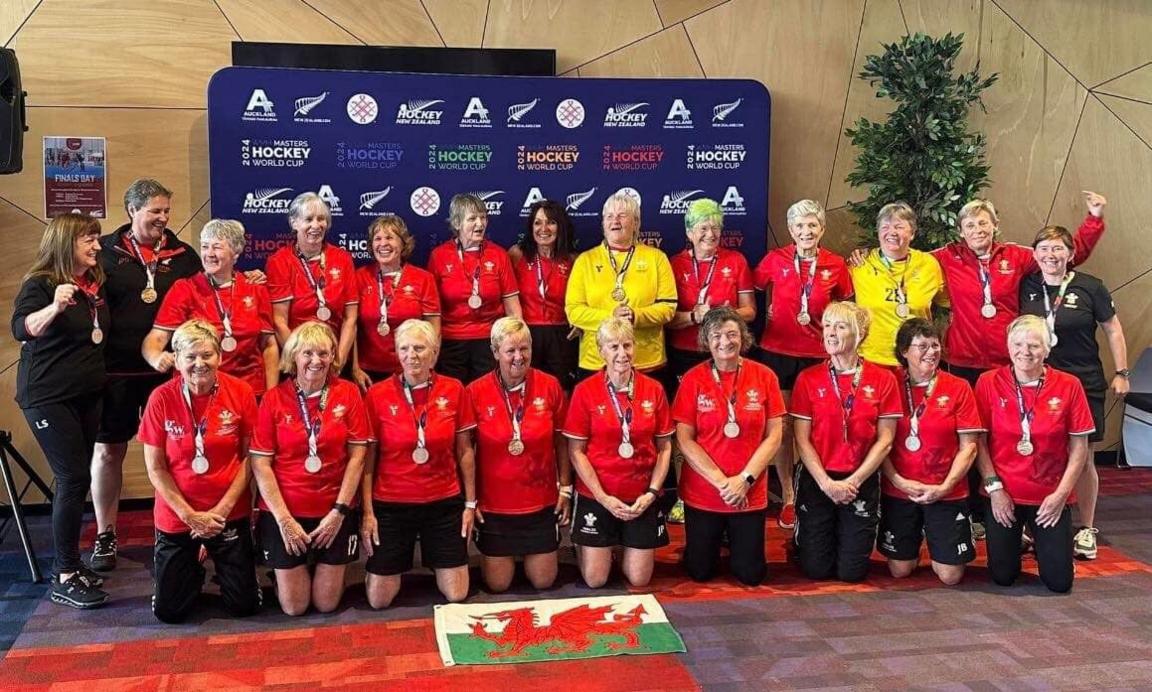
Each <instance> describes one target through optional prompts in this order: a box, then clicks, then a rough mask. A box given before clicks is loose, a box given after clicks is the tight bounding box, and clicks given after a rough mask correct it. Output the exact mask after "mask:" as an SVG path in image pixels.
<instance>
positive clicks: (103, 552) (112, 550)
mask: <svg viewBox="0 0 1152 692" xmlns="http://www.w3.org/2000/svg"><path fill="white" fill-rule="evenodd" d="M89 562H91V564H92V569H94V570H96V571H97V572H111V571H112V570H114V569H116V531H115V530H112V529H109V530H108V531H105V532H104V533H98V534H96V545H94V546H93V547H92V559H91V560H90V561H89Z"/></svg>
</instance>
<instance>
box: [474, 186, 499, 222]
mask: <svg viewBox="0 0 1152 692" xmlns="http://www.w3.org/2000/svg"><path fill="white" fill-rule="evenodd" d="M469 194H473V195H476V196H477V197H479V198H480V201H481V202H483V203H484V207H485V208H486V209H487V210H488V216H500V212H501V211H502V210H503V208H504V200H502V199H496V197H497V196H499V195H502V194H504V191H503V190H476V191H474V192H471V193H469Z"/></svg>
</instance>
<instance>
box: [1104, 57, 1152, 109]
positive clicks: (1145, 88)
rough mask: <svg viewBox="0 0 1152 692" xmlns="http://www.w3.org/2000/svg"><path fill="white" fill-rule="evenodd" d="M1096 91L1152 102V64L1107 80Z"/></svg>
mask: <svg viewBox="0 0 1152 692" xmlns="http://www.w3.org/2000/svg"><path fill="white" fill-rule="evenodd" d="M1096 91H1097V92H1099V93H1102V94H1115V95H1116V96H1123V97H1124V98H1129V99H1135V100H1137V101H1143V102H1145V103H1152V65H1147V66H1145V67H1141V68H1140V69H1139V70H1133V71H1132V72H1129V73H1128V74H1126V75H1124V76H1123V77H1119V78H1117V79H1114V80H1112V81H1110V82H1107V83H1105V84H1104V85H1103V86H1101V87H1100V88H1099V89H1096Z"/></svg>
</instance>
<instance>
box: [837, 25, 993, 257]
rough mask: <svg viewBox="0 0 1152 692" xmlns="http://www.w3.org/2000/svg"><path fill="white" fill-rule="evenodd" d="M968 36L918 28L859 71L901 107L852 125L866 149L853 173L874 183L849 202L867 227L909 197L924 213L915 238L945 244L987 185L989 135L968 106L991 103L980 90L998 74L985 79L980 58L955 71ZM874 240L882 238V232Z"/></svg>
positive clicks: (858, 182)
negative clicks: (971, 120)
mask: <svg viewBox="0 0 1152 692" xmlns="http://www.w3.org/2000/svg"><path fill="white" fill-rule="evenodd" d="M963 44H964V35H963V34H957V35H954V34H951V33H949V34H948V35H946V36H945V37H944V38H941V39H935V38H932V37H931V36H926V35H924V34H915V35H913V36H905V37H904V38H902V39H901V40H900V42H899V43H893V44H889V45H884V52H883V53H882V54H881V55H869V56H868V57H867V59H866V60H865V62H864V70H863V71H862V72H861V73H860V74H859V78H860V79H863V80H865V81H867V82H868V84H869V85H871V86H872V87H874V88H875V89H876V96H877V97H878V98H885V97H887V98H891V99H892V100H894V101H895V102H896V109H895V110H894V111H892V112H891V113H889V114H888V120H887V122H882V123H874V122H871V121H869V120H867V119H865V118H860V119H859V120H857V121H856V124H855V126H854V127H851V128H848V129H846V130H845V131H844V134H846V135H847V136H848V138H849V139H850V140H851V142H852V143H853V144H854V145H856V147H857V148H859V150H860V155H859V156H858V157H857V158H856V169H855V170H853V171H852V172H851V173H850V174H849V175H848V177H847V178H846V180H847V182H849V183H850V184H852V185H853V186H857V187H866V188H867V190H868V198H867V199H865V200H863V201H861V202H849V203H848V209H849V211H851V212H852V213H853V215H855V217H856V222H857V223H858V224H859V225H860V227H861V228H865V229H872V230H875V225H876V214H877V213H878V212H879V211H880V208H881V207H883V206H884V205H885V204H887V203H889V202H895V201H899V200H903V201H905V202H907V203H908V204H910V205H912V208H913V209H914V210H916V215H917V217H918V218H919V231H918V232H917V234H916V238H915V240H914V241H913V245H914V246H915V247H917V248H919V249H922V250H928V249H932V248H937V247H940V246H941V245H944V244H945V243H947V242H949V241H950V240H951V239H952V238H953V237H954V229H955V227H956V214H957V213H958V212H959V211H960V207H962V206H963V205H964V203H965V202H967V201H969V200H971V199H972V198H974V197H976V196H977V195H978V193H979V192H980V190H982V189H984V188H985V187H987V185H988V165H987V163H986V161H985V158H984V144H985V143H984V136H983V135H982V134H979V133H970V132H968V110H969V108H970V106H971V105H972V104H973V103H976V104H978V105H979V106H980V108H981V109H983V108H984V104H983V103H982V102H981V101H980V94H981V92H983V91H984V90H985V89H987V88H988V87H990V86H992V84H994V83H995V82H996V79H997V75H996V74H992V75H991V76H989V77H987V78H985V79H981V78H980V75H979V69H980V66H979V65H977V66H976V68H975V69H973V70H972V71H971V72H965V73H963V74H960V75H959V76H953V67H954V65H955V62H956V58H957V56H958V55H959V54H960V49H961V47H962V46H963ZM866 240H867V243H866V244H868V245H875V243H876V236H875V234H874V233H872V234H869V235H868V236H867V239H866Z"/></svg>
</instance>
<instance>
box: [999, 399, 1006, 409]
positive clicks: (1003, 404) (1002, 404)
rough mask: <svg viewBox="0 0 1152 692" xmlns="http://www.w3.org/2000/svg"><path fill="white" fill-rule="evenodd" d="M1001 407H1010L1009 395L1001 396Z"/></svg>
mask: <svg viewBox="0 0 1152 692" xmlns="http://www.w3.org/2000/svg"><path fill="white" fill-rule="evenodd" d="M1000 408H1008V399H1007V397H1000Z"/></svg>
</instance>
